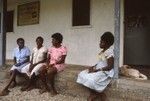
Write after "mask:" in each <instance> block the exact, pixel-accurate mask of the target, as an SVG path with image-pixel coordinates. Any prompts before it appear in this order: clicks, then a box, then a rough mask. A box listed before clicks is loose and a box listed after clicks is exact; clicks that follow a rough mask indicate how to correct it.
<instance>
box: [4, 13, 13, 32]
mask: <svg viewBox="0 0 150 101" xmlns="http://www.w3.org/2000/svg"><path fill="white" fill-rule="evenodd" d="M13 20H14V11H8V12H7V14H6V32H13Z"/></svg>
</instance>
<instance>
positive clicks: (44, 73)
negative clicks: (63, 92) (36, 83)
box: [39, 66, 50, 94]
mask: <svg viewBox="0 0 150 101" xmlns="http://www.w3.org/2000/svg"><path fill="white" fill-rule="evenodd" d="M46 76H47V69H46V67H45V66H43V67H42V68H41V69H40V79H41V81H42V85H43V86H42V88H41V89H40V91H39V93H40V94H42V93H44V92H46V91H50V89H49V87H48V85H47V81H46Z"/></svg>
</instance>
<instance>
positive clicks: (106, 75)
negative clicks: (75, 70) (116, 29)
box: [77, 32, 114, 101]
mask: <svg viewBox="0 0 150 101" xmlns="http://www.w3.org/2000/svg"><path fill="white" fill-rule="evenodd" d="M113 43H114V36H113V35H112V33H111V32H105V33H104V34H103V35H102V36H101V41H100V48H102V51H101V52H100V53H99V54H98V57H99V61H98V63H97V64H96V65H95V66H92V67H90V68H89V69H86V70H84V71H82V72H80V73H79V75H78V78H77V83H79V84H82V85H84V86H86V87H88V88H89V89H90V96H89V97H88V101H93V100H94V99H95V98H96V97H98V96H100V97H101V99H102V101H105V97H106V95H105V94H104V93H103V92H104V90H105V88H106V87H107V85H108V84H109V83H110V81H111V78H112V77H113V75H114V70H113V65H114V53H113V48H112V47H111V46H112V45H113Z"/></svg>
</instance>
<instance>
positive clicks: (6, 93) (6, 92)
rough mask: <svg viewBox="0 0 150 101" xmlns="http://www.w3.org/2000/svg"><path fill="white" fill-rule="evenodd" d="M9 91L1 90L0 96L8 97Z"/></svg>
mask: <svg viewBox="0 0 150 101" xmlns="http://www.w3.org/2000/svg"><path fill="white" fill-rule="evenodd" d="M9 92H10V91H9V90H8V89H4V90H2V91H1V92H0V96H6V95H8V94H9Z"/></svg>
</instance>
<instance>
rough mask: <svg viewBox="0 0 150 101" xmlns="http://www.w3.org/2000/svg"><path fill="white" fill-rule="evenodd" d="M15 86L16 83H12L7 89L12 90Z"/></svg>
mask: <svg viewBox="0 0 150 101" xmlns="http://www.w3.org/2000/svg"><path fill="white" fill-rule="evenodd" d="M16 85H17V83H16V82H12V84H11V85H10V87H9V88H14V87H16Z"/></svg>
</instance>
